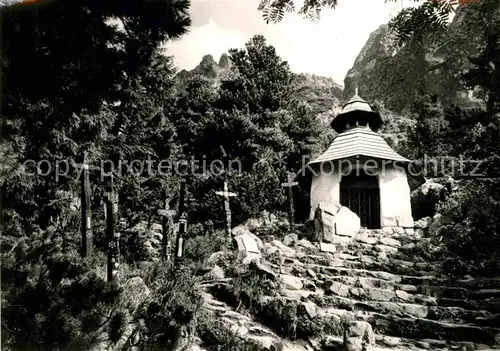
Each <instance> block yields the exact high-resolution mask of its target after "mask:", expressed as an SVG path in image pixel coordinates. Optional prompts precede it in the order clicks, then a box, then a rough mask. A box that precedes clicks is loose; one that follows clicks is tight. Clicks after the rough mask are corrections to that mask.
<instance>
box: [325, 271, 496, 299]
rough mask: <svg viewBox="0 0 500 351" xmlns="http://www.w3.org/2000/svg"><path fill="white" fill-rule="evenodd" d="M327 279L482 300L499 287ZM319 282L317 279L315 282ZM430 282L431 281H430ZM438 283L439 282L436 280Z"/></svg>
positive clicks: (362, 279)
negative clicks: (475, 288) (474, 288)
mask: <svg viewBox="0 0 500 351" xmlns="http://www.w3.org/2000/svg"><path fill="white" fill-rule="evenodd" d="M328 279H331V280H333V281H338V282H340V283H343V284H346V285H349V286H353V287H354V286H356V287H361V288H365V289H369V288H380V289H389V290H402V291H404V292H407V293H409V294H420V295H427V296H431V297H435V298H438V299H440V298H451V299H469V300H483V299H485V298H500V289H480V290H471V289H466V288H462V287H449V286H435V285H427V284H426V285H408V284H399V283H394V282H390V281H387V280H383V279H378V278H370V277H348V276H331V277H329V278H328ZM316 283H317V284H319V281H317V282H316ZM431 283H432V281H431ZM438 283H439V282H438Z"/></svg>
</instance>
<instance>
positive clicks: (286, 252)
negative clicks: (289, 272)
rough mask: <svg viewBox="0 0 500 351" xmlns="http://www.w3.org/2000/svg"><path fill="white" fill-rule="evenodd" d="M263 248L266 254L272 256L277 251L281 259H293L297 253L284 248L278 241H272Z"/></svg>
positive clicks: (286, 247)
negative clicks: (265, 249)
mask: <svg viewBox="0 0 500 351" xmlns="http://www.w3.org/2000/svg"><path fill="white" fill-rule="evenodd" d="M265 246H266V248H267V254H272V253H274V252H276V251H279V252H280V254H281V255H282V256H283V257H290V258H293V257H295V256H297V252H295V250H294V249H292V248H291V247H288V246H286V245H285V244H283V243H282V242H281V241H279V240H273V241H271V243H269V244H266V245H265ZM274 248H275V249H274Z"/></svg>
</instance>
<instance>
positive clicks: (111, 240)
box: [104, 174, 120, 282]
mask: <svg viewBox="0 0 500 351" xmlns="http://www.w3.org/2000/svg"><path fill="white" fill-rule="evenodd" d="M104 199H105V201H106V212H105V213H106V239H107V240H108V269H107V276H108V282H112V281H114V280H115V278H116V276H117V274H118V265H119V264H118V256H119V254H120V251H119V250H120V249H119V239H120V234H119V233H115V224H116V216H115V215H117V212H118V204H117V203H116V196H115V192H114V189H113V175H112V174H110V175H106V178H105V193H104Z"/></svg>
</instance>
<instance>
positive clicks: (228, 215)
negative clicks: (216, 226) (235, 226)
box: [215, 180, 237, 237]
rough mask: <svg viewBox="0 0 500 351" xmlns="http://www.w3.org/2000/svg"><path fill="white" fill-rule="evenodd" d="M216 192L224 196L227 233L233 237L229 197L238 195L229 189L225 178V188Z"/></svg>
mask: <svg viewBox="0 0 500 351" xmlns="http://www.w3.org/2000/svg"><path fill="white" fill-rule="evenodd" d="M215 194H216V195H219V196H223V197H224V210H225V211H226V231H227V235H228V236H229V237H231V209H230V207H229V198H230V197H233V196H237V195H236V194H235V193H232V192H230V191H229V189H228V186H227V181H226V180H224V190H223V191H216V192H215Z"/></svg>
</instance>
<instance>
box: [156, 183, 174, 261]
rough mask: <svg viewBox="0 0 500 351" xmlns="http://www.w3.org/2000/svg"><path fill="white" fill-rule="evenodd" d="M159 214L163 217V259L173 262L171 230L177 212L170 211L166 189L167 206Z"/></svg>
mask: <svg viewBox="0 0 500 351" xmlns="http://www.w3.org/2000/svg"><path fill="white" fill-rule="evenodd" d="M158 214H159V215H160V216H162V219H163V220H162V229H163V230H162V231H163V240H162V257H163V258H164V259H165V260H166V261H167V262H171V260H172V259H171V257H172V242H171V231H172V230H171V228H172V227H173V226H174V216H175V215H176V214H177V212H176V211H175V210H171V209H170V205H169V203H168V197H167V190H166V189H165V205H164V208H161V209H159V210H158Z"/></svg>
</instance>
